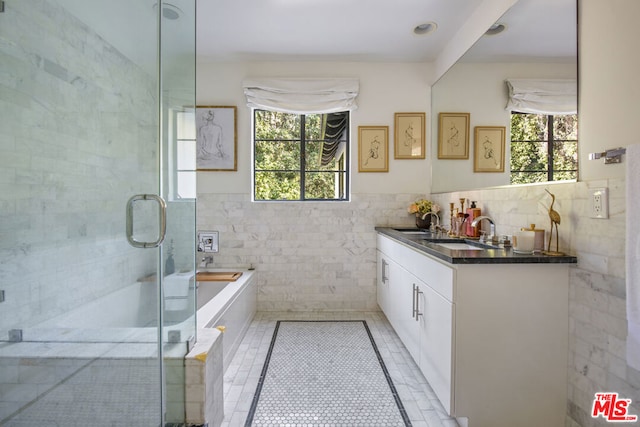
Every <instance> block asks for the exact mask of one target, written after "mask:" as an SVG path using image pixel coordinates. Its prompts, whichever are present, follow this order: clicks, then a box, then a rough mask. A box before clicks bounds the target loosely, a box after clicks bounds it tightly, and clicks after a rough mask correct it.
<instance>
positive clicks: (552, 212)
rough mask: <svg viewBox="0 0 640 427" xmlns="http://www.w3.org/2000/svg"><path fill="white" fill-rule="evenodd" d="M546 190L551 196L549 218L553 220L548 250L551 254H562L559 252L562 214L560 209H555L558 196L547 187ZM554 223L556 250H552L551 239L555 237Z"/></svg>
mask: <svg viewBox="0 0 640 427" xmlns="http://www.w3.org/2000/svg"><path fill="white" fill-rule="evenodd" d="M544 191H546V192H547V193H549V195H550V196H551V206H549V219H550V220H551V230H550V231H549V244H548V245H547V252H548V253H549V254H550V255H561V253H560V252H558V243H559V236H558V224H560V214H559V213H558V211H556V210H555V209H553V204H554V203H555V202H556V196H555V195H554V194H552V193H551V192H550V191H549V190H547V189H546V188H545V190H544ZM554 225H555V227H556V250H555V252H551V240H552V239H553V226H554Z"/></svg>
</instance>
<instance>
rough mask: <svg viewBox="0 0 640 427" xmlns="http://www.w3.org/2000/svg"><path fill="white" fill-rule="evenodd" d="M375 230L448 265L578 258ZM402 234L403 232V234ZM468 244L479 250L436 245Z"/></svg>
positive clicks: (564, 261) (561, 261)
mask: <svg viewBox="0 0 640 427" xmlns="http://www.w3.org/2000/svg"><path fill="white" fill-rule="evenodd" d="M375 229H376V231H377V232H378V233H380V234H383V235H385V236H387V237H390V238H392V239H395V240H397V241H399V242H401V243H404V244H405V245H408V246H410V247H412V248H414V249H417V250H418V251H420V252H424V253H425V254H428V255H431V256H433V257H435V258H438V259H441V260H443V261H446V262H448V263H450V264H576V263H577V262H578V259H577V258H576V257H575V256H571V255H562V256H551V255H544V254H542V253H534V254H532V255H528V254H519V253H515V252H514V251H513V249H512V248H503V247H495V246H490V245H484V244H480V243H478V241H477V240H470V239H461V238H455V237H448V236H447V235H446V234H445V235H443V234H432V233H429V232H427V233H424V234H410V233H407V231H409V232H417V231H420V230H418V229H411V228H406V227H404V228H403V227H398V228H393V227H376V228H375ZM403 231H405V232H404V233H403ZM451 242H459V243H469V244H471V245H474V246H480V247H482V250H464V249H448V248H446V247H443V246H441V245H439V244H438V243H451Z"/></svg>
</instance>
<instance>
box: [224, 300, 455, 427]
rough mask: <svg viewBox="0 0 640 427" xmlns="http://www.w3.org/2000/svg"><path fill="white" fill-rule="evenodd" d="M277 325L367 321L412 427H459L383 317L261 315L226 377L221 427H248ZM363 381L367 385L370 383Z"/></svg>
mask: <svg viewBox="0 0 640 427" xmlns="http://www.w3.org/2000/svg"><path fill="white" fill-rule="evenodd" d="M279 320H323V321H334V320H335V321H338V320H340V321H342V320H365V321H366V323H367V325H368V326H369V329H370V331H371V335H372V337H373V339H374V341H375V343H376V345H377V347H378V350H379V352H380V355H381V357H382V360H383V361H384V364H385V366H386V368H387V371H388V373H389V375H390V377H391V379H392V381H393V384H394V386H395V389H396V391H397V394H398V396H399V398H400V400H401V402H402V404H403V407H404V409H405V411H406V414H407V416H408V418H409V420H410V422H411V425H412V426H414V427H458V424H457V422H456V421H455V419H452V418H450V417H448V416H447V414H446V412H445V411H444V409H443V408H442V405H441V404H440V402H439V401H438V399H437V397H436V395H435V393H434V392H433V390H432V389H431V387H430V386H429V384H428V383H427V381H426V380H425V378H424V376H423V375H422V373H421V372H420V370H419V368H418V367H417V365H416V364H415V362H414V361H413V359H412V358H411V356H410V355H409V353H408V351H407V350H406V348H405V347H404V346H403V344H402V342H401V341H400V339H399V338H398V336H397V335H396V333H395V332H394V331H393V328H392V327H391V325H390V324H389V322H388V321H387V319H386V318H385V316H384V314H382V313H381V312H324V313H305V312H299V313H298V312H262V313H258V314H257V315H256V317H255V318H254V320H253V322H252V323H251V326H250V327H249V330H248V331H247V334H246V335H245V338H244V340H243V341H242V344H241V345H240V348H239V349H238V352H237V353H236V356H235V357H234V358H233V360H232V361H231V364H230V365H229V368H228V369H227V371H226V373H225V377H224V382H225V384H224V386H225V419H224V421H223V424H222V426H223V427H242V426H244V425H245V422H246V420H247V417H248V416H249V412H250V410H251V406H252V402H253V398H254V394H255V391H256V388H257V386H258V382H259V379H260V375H261V372H262V369H263V366H264V363H265V360H266V357H267V354H268V352H269V347H270V344H271V339H272V337H273V333H274V330H275V328H276V324H277V322H278V321H279ZM361 380H362V381H363V382H364V383H365V384H366V382H367V381H368V378H361ZM343 400H345V399H343ZM348 406H349V402H347V401H344V407H345V408H348ZM291 425H295V424H291ZM301 425H302V424H301ZM336 425H338V424H336Z"/></svg>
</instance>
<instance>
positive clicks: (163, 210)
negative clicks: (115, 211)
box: [127, 194, 167, 248]
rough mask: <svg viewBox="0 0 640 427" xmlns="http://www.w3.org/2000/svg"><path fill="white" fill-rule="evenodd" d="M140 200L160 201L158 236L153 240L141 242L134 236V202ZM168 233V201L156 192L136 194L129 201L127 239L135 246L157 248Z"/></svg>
mask: <svg viewBox="0 0 640 427" xmlns="http://www.w3.org/2000/svg"><path fill="white" fill-rule="evenodd" d="M138 200H153V201H155V202H157V203H158V207H159V209H158V215H159V218H158V226H159V227H158V228H159V230H158V238H157V239H156V240H155V241H153V242H141V241H138V240H136V239H134V237H133V204H134V203H135V202H137V201H138ZM166 233H167V203H166V202H165V201H164V199H163V198H162V197H160V196H157V195H155V194H136V195H135V196H131V198H130V199H129V201H128V202H127V240H128V241H129V244H130V245H131V246H133V247H134V248H157V247H158V246H160V245H161V244H162V241H163V240H164V236H165V235H166Z"/></svg>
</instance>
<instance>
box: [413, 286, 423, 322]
mask: <svg viewBox="0 0 640 427" xmlns="http://www.w3.org/2000/svg"><path fill="white" fill-rule="evenodd" d="M413 286H415V289H416V291H415V300H416V302H415V305H416V308H415V313H416V316H415V317H416V322H417V321H419V320H420V319H418V317H419V316H422V313H420V307H419V305H420V297H419V296H420V295H421V294H423V293H424V292H422V291H421V290H420V286H416V285H413Z"/></svg>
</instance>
